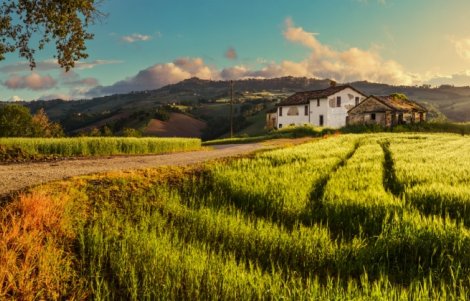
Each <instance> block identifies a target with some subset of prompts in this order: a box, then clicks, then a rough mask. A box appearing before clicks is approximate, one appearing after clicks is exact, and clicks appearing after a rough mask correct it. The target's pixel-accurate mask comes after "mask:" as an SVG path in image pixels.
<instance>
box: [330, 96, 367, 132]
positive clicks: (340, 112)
mask: <svg viewBox="0 0 470 301" xmlns="http://www.w3.org/2000/svg"><path fill="white" fill-rule="evenodd" d="M338 96H341V107H336V98H337V97H338ZM356 97H359V102H361V101H363V100H364V99H366V97H365V96H363V95H362V94H360V93H357V92H356V91H354V90H353V89H351V88H346V89H344V90H341V91H339V92H338V93H336V94H333V95H331V96H329V97H328V101H327V106H328V108H327V110H328V112H327V113H326V115H327V117H326V120H325V126H327V127H331V128H340V127H343V126H345V125H346V117H347V116H348V111H349V110H350V109H351V108H353V107H354V106H355V105H356ZM330 102H331V104H334V107H332V106H330Z"/></svg>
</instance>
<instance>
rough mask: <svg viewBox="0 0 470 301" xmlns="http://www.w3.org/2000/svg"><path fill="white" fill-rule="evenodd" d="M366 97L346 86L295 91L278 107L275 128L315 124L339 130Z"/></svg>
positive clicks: (333, 85)
mask: <svg viewBox="0 0 470 301" xmlns="http://www.w3.org/2000/svg"><path fill="white" fill-rule="evenodd" d="M366 98H367V96H366V95H365V94H363V93H362V92H360V91H358V90H356V89H355V88H353V87H351V86H349V85H342V86H336V85H335V84H334V83H333V84H332V85H331V86H330V87H329V88H326V89H322V90H315V91H306V92H298V93H295V94H294V95H291V96H290V97H288V98H286V99H285V100H283V101H281V102H280V103H279V104H277V120H276V121H277V125H276V127H277V128H278V129H280V128H283V127H287V126H301V125H314V126H324V127H330V128H340V127H342V126H345V125H346V122H347V117H348V111H349V110H350V109H352V108H353V107H354V106H356V105H358V104H359V103H361V102H362V101H363V100H364V99H366Z"/></svg>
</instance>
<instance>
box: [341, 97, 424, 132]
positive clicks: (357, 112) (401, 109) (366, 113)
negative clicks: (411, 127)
mask: <svg viewBox="0 0 470 301" xmlns="http://www.w3.org/2000/svg"><path fill="white" fill-rule="evenodd" d="M426 114H427V110H426V108H424V107H423V106H421V105H419V104H418V103H416V102H414V101H412V100H409V99H407V98H406V97H405V96H404V95H401V94H392V95H390V96H375V95H371V96H369V97H367V98H366V99H364V100H363V101H361V102H360V103H359V104H358V105H356V106H355V107H353V108H352V109H350V110H349V111H348V120H347V123H348V124H350V125H353V124H364V125H368V124H377V125H381V126H386V127H391V126H394V125H398V124H409V123H418V122H423V121H425V120H426V117H427V116H426Z"/></svg>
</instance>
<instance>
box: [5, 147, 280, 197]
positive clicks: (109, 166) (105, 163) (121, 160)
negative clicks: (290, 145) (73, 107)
mask: <svg viewBox="0 0 470 301" xmlns="http://www.w3.org/2000/svg"><path fill="white" fill-rule="evenodd" d="M271 147H272V146H268V145H265V144H260V143H252V144H229V145H220V146H214V147H213V149H211V150H203V151H194V152H184V153H172V154H164V155H144V156H113V157H101V158H91V159H76V160H73V159H72V160H64V161H54V162H41V163H15V164H7V165H0V196H5V195H8V194H10V193H12V192H15V191H18V190H21V189H24V188H27V187H30V186H34V185H37V184H42V183H47V182H51V181H54V180H60V179H65V178H69V177H73V176H79V175H86V174H93V173H102V172H108V171H118V170H131V169H141V168H151V167H157V166H164V165H188V164H194V163H201V162H205V161H209V160H214V159H219V158H226V157H232V156H237V155H243V154H248V153H251V152H253V151H257V150H262V149H268V148H271Z"/></svg>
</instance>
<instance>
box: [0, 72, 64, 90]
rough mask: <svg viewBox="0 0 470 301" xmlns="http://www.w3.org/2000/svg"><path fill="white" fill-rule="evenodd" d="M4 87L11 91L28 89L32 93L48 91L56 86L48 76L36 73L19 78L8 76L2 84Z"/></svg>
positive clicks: (13, 75)
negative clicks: (32, 91)
mask: <svg viewBox="0 0 470 301" xmlns="http://www.w3.org/2000/svg"><path fill="white" fill-rule="evenodd" d="M3 85H4V86H5V87H7V88H8V89H12V90H18V89H30V90H34V91H39V90H48V89H51V88H53V87H55V86H56V85H57V81H56V80H55V79H53V78H52V77H51V76H50V75H44V76H42V75H40V74H38V73H36V72H31V73H30V74H28V75H25V76H19V75H16V74H12V75H10V77H9V78H8V79H7V80H6V81H5V82H4V83H3Z"/></svg>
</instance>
